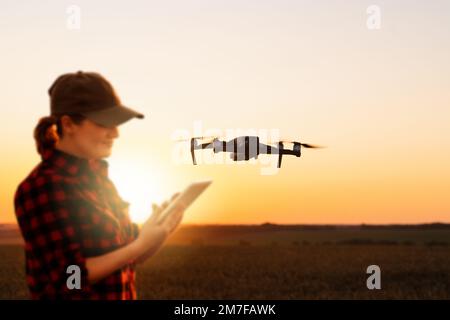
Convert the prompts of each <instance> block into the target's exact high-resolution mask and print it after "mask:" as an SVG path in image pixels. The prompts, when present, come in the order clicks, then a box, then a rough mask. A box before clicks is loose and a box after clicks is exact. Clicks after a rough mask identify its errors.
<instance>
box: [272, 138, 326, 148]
mask: <svg viewBox="0 0 450 320" xmlns="http://www.w3.org/2000/svg"><path fill="white" fill-rule="evenodd" d="M280 142H281V143H299V142H297V141H287V140H284V141H280ZM300 145H301V146H302V147H303V148H311V149H319V148H324V147H322V146H316V145H313V144H309V143H300Z"/></svg>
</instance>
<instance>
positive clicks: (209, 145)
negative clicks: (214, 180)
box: [179, 136, 322, 168]
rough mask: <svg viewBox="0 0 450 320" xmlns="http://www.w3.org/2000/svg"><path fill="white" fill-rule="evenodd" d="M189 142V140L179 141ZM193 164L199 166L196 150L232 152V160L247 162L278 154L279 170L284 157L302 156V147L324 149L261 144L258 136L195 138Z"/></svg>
mask: <svg viewBox="0 0 450 320" xmlns="http://www.w3.org/2000/svg"><path fill="white" fill-rule="evenodd" d="M207 139H208V140H209V142H206V143H199V142H198V140H207ZM179 141H187V140H179ZM190 143H191V155H192V162H193V164H194V165H197V161H196V159H195V150H203V149H213V152H214V153H219V152H231V154H230V158H231V159H232V160H234V161H247V160H249V159H252V158H254V159H258V155H260V154H278V168H280V167H281V161H282V159H283V155H285V154H287V155H294V156H296V157H300V156H301V150H300V149H301V147H303V148H313V149H315V148H322V147H319V146H315V145H311V144H307V143H300V142H297V141H279V142H278V143H276V144H275V145H268V144H264V143H261V142H260V141H259V137H258V136H240V137H237V138H234V139H231V140H229V141H222V140H219V138H218V137H193V138H191V139H190ZM285 143H286V144H287V143H289V144H293V147H292V149H285V147H284V144H285Z"/></svg>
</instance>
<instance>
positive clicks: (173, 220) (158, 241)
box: [136, 193, 185, 262]
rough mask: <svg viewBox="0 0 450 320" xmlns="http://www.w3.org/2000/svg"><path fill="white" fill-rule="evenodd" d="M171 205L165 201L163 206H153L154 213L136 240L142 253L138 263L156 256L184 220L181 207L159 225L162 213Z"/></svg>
mask: <svg viewBox="0 0 450 320" xmlns="http://www.w3.org/2000/svg"><path fill="white" fill-rule="evenodd" d="M178 195H179V193H176V194H174V195H173V196H172V198H171V200H170V201H173V200H174V199H175V198H176V197H177V196H178ZM169 203H170V202H169V201H165V202H164V203H163V204H162V205H161V206H158V205H156V204H153V205H152V209H153V213H152V215H151V216H150V218H149V219H148V220H147V221H146V222H145V223H144V225H143V226H142V228H141V230H140V233H139V236H138V238H137V239H136V242H137V245H138V248H139V251H140V252H142V254H141V255H140V257H139V258H138V259H137V262H143V261H145V260H146V259H148V258H149V257H150V256H152V255H153V254H155V253H156V252H157V251H158V249H159V248H160V247H161V245H162V244H163V243H164V241H165V240H166V239H167V237H168V236H169V235H170V234H171V233H173V232H174V231H175V229H176V228H177V226H178V225H179V224H180V222H181V220H182V219H183V214H184V209H185V208H184V207H182V206H180V207H177V208H175V210H173V211H172V213H171V214H170V215H169V216H168V217H167V218H166V219H164V220H163V221H162V222H161V223H158V219H159V217H160V216H161V213H162V212H163V211H164V209H165V208H167V206H168V205H169Z"/></svg>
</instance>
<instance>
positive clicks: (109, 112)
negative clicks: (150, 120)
mask: <svg viewBox="0 0 450 320" xmlns="http://www.w3.org/2000/svg"><path fill="white" fill-rule="evenodd" d="M82 115H83V116H85V117H86V118H88V119H89V120H91V121H93V122H95V123H97V124H99V125H101V126H105V127H114V126H118V125H120V124H122V123H124V122H127V121H128V120H130V119H132V118H138V119H143V118H144V115H143V114H142V113H139V112H137V111H134V110H132V109H130V108H127V107H125V106H117V107H112V108H108V109H103V110H97V111H90V112H84V113H82Z"/></svg>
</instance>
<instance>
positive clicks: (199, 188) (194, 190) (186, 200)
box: [158, 180, 212, 223]
mask: <svg viewBox="0 0 450 320" xmlns="http://www.w3.org/2000/svg"><path fill="white" fill-rule="evenodd" d="M211 183H212V180H207V181H198V182H194V183H191V184H190V185H189V186H188V187H187V188H186V189H184V191H183V192H181V193H180V194H179V195H178V196H177V197H176V198H175V199H174V200H173V201H172V202H170V204H169V205H168V206H167V208H165V209H164V211H163V212H162V213H161V215H160V217H159V219H158V223H161V222H163V221H164V219H166V218H167V217H168V216H169V215H170V213H171V212H172V210H173V209H175V208H176V207H177V206H179V205H182V206H183V207H184V208H185V209H187V208H188V207H189V206H190V205H191V204H192V203H193V202H194V201H195V199H197V198H198V196H199V195H201V194H202V192H203V191H205V190H206V189H207V188H208V187H209V186H210V184H211Z"/></svg>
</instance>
